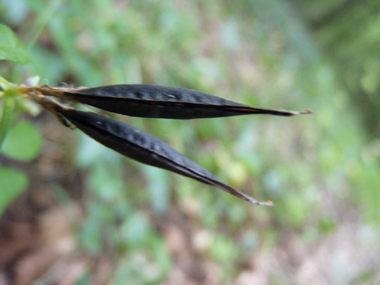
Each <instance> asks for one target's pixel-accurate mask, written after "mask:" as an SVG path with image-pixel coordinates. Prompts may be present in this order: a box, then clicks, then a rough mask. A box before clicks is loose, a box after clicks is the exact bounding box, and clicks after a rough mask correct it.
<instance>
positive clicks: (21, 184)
mask: <svg viewBox="0 0 380 285" xmlns="http://www.w3.org/2000/svg"><path fill="white" fill-rule="evenodd" d="M0 185H1V190H0V215H1V213H2V212H3V211H4V210H5V208H6V207H7V205H8V204H9V203H10V202H12V200H13V199H14V198H16V197H17V196H18V195H19V194H20V193H21V192H22V191H23V190H25V189H26V187H27V185H28V177H27V176H26V174H25V173H24V172H22V171H19V170H16V169H13V168H9V167H2V166H0Z"/></svg>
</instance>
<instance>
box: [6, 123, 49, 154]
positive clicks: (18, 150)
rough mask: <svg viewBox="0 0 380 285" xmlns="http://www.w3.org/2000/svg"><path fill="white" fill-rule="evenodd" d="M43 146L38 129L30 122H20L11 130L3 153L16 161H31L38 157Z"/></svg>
mask: <svg viewBox="0 0 380 285" xmlns="http://www.w3.org/2000/svg"><path fill="white" fill-rule="evenodd" d="M42 145H43V139H42V136H41V134H40V132H39V131H38V129H37V128H36V127H35V126H34V125H33V124H32V123H30V122H28V121H19V122H18V123H17V124H16V125H15V126H14V127H13V128H11V129H10V130H9V132H8V136H7V140H6V141H5V143H4V147H3V153H4V154H6V155H7V156H9V157H11V158H14V159H18V160H22V161H31V160H33V159H34V158H36V157H37V155H38V154H39V152H40V150H41V147H42Z"/></svg>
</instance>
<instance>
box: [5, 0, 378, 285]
mask: <svg viewBox="0 0 380 285" xmlns="http://www.w3.org/2000/svg"><path fill="white" fill-rule="evenodd" d="M346 2H347V3H348V2H357V3H356V4H352V5H349V4H346V5H347V7H346V6H344V4H345V3H346ZM47 3H48V5H47ZM3 5H4V6H3V9H1V10H0V15H1V17H2V18H3V19H4V21H5V22H7V23H8V24H9V25H11V26H12V27H13V28H14V29H16V30H17V31H18V35H19V36H20V37H21V38H22V39H23V40H25V41H26V42H27V44H29V43H33V41H34V40H36V43H35V44H34V45H31V49H30V54H31V59H32V63H31V64H29V65H27V66H26V67H25V66H24V67H19V66H12V67H11V68H10V67H9V65H2V66H0V72H1V74H2V75H3V76H4V77H5V78H7V79H9V80H11V81H13V82H17V81H18V80H19V81H21V79H22V78H26V77H28V76H31V75H35V74H38V75H40V76H41V78H42V81H43V83H48V84H52V85H53V84H57V83H59V82H65V83H68V84H75V85H83V86H89V87H95V86H101V85H105V84H119V83H142V82H143V83H154V84H159V85H169V86H180V87H187V88H192V89H198V90H201V91H205V92H209V93H211V94H215V95H218V96H220V97H224V98H227V99H232V100H234V101H238V102H242V103H247V104H250V105H254V106H258V107H267V108H284V109H305V108H306V107H307V108H310V109H312V110H313V111H314V114H313V115H312V116H303V117H296V118H289V119H287V118H271V117H254V116H252V117H246V118H221V119H212V120H192V121H171V120H155V119H150V120H143V119H138V118H123V117H120V116H119V117H118V119H120V120H125V121H127V122H128V123H131V124H133V125H134V126H136V127H138V128H142V129H144V130H146V131H147V132H149V133H151V134H153V135H155V136H157V137H159V138H161V139H163V140H164V141H166V142H168V143H169V144H170V145H171V146H173V147H174V148H175V149H177V150H178V151H180V152H182V153H184V154H185V155H187V156H188V157H190V158H191V159H193V160H194V161H196V162H197V163H199V164H200V165H202V166H203V167H205V168H206V169H208V170H209V171H210V172H212V173H214V174H215V175H216V176H217V177H218V178H220V179H221V180H222V181H225V182H226V183H229V184H231V185H233V186H236V188H239V189H242V190H243V191H245V192H246V193H249V194H252V195H253V196H254V197H257V198H260V199H270V200H272V201H274V203H275V207H273V208H260V207H252V206H251V205H248V204H247V203H244V202H242V201H240V200H238V199H236V198H235V197H233V196H231V195H228V194H225V193H222V192H221V191H219V190H217V189H213V188H211V187H208V186H205V185H200V184H199V183H197V182H194V181H190V180H189V179H186V178H183V177H178V176H176V175H174V174H169V173H166V172H164V171H162V170H158V169H153V168H150V167H148V166H143V165H139V164H137V163H135V162H131V161H129V160H125V159H123V158H122V157H120V156H119V155H117V154H115V153H114V152H112V151H110V150H108V149H105V148H104V147H103V146H101V145H99V144H97V143H96V142H93V141H91V140H90V139H88V138H87V137H85V136H82V135H79V136H78V142H79V143H78V147H77V151H76V157H75V159H74V160H73V161H74V163H73V165H72V171H73V172H74V171H81V172H83V173H84V172H85V173H86V175H85V174H83V175H84V176H85V182H84V186H83V187H85V188H86V189H89V190H90V191H89V194H88V196H86V201H85V203H86V206H87V214H88V215H87V218H86V222H85V224H84V225H83V227H81V228H80V229H78V238H79V240H80V242H81V245H82V248H83V250H85V251H88V252H90V253H91V254H101V253H102V251H104V249H105V248H107V249H108V250H111V252H112V253H113V256H114V258H115V259H116V260H117V263H116V267H115V268H116V269H115V274H114V281H115V284H124V280H126V279H128V278H130V280H136V284H156V283H159V282H162V281H164V280H166V278H167V277H168V276H169V273H170V271H171V268H174V267H175V260H173V257H172V256H171V255H170V253H169V251H168V249H167V246H168V245H167V244H166V243H165V240H164V237H163V235H162V232H161V231H160V230H159V229H158V228H159V226H162V225H161V224H159V225H157V219H158V220H159V221H160V223H164V221H165V218H166V217H168V216H169V214H170V210H171V209H173V208H175V209H177V210H178V211H180V212H181V213H182V214H183V215H186V216H190V217H191V219H192V221H193V224H194V228H196V229H199V228H202V229H203V228H205V229H207V231H209V233H210V235H211V236H212V238H213V239H212V240H213V242H212V243H211V245H209V250H208V249H206V250H205V251H204V252H202V254H204V256H205V258H207V259H209V260H210V261H211V262H214V263H215V264H218V266H219V267H220V268H221V269H222V273H221V275H222V277H221V278H222V280H224V281H226V282H227V281H231V280H234V278H235V277H236V276H237V275H238V274H239V272H240V271H239V270H240V267H239V266H238V265H239V264H241V263H244V262H245V261H246V260H247V259H249V257H248V252H249V253H251V252H252V253H253V254H256V253H257V254H258V256H263V254H264V253H267V254H268V255H269V256H271V257H273V258H274V259H275V261H274V263H273V264H274V265H273V269H274V270H273V273H268V274H269V275H270V280H272V281H273V282H275V283H276V282H277V283H283V282H285V281H284V280H289V279H290V280H294V279H293V278H294V276H293V275H292V273H289V270H288V269H289V268H287V267H281V264H286V263H287V261H288V260H286V258H285V257H283V258H285V261H284V260H281V257H279V259H278V260H277V259H276V258H277V255H276V252H280V253H281V252H282V251H284V252H286V254H285V256H293V255H292V254H293V252H292V250H293V249H294V250H298V251H297V253H299V252H302V251H304V252H306V253H304V255H303V256H304V258H305V259H308V258H310V262H315V263H312V264H314V265H315V264H318V260H317V259H315V260H314V259H313V258H314V257H313V256H310V255H311V253H310V252H308V251H307V250H306V249H305V248H308V249H309V248H310V251H311V249H312V248H315V247H317V246H318V245H320V244H323V243H324V242H325V241H326V240H328V239H329V238H330V239H331V238H332V236H336V237H339V236H340V235H339V233H340V232H341V231H343V230H345V229H346V228H345V225H346V224H347V223H351V224H352V225H354V227H355V229H357V231H358V232H362V231H364V232H365V231H366V230H368V229H371V230H370V231H371V233H372V235H374V236H376V238H375V240H376V241H378V238H379V236H378V234H376V233H377V232H378V222H379V210H378V209H380V207H379V206H380V195H378V189H380V179H379V177H380V176H379V170H380V169H379V155H380V148H379V132H378V128H379V123H378V120H376V118H377V115H378V109H379V108H378V106H379V104H380V99H379V96H376V95H377V94H378V93H379V89H380V85H379V84H378V83H377V82H378V80H377V79H378V78H379V76H380V74H379V72H380V71H379V68H378V66H379V53H378V52H377V50H378V47H379V44H378V40H379V38H380V37H379V36H378V33H379V31H380V30H379V25H378V21H379V17H378V15H379V11H380V7H379V4H378V3H377V2H376V1H340V0H339V1H338V0H336V1H326V0H318V1H298V0H293V1H285V0H270V1H268V0H252V1H248V0H245V1H244V0H242V1H216V0H211V1H187V2H183V1H173V2H160V1H150V0H144V1H129V2H128V3H127V2H123V1H109V0H96V1H91V2H89V1H74V0H71V1H70V0H68V1H32V0H26V1H21V0H18V1H14V0H5V1H3ZM339 9H343V10H339ZM334 11H336V12H335V14H334V13H332V12H334ZM330 14H331V16H330V17H331V19H330V18H324V17H325V16H326V17H327V16H328V15H330ZM58 124H59V123H58V122H57V125H58ZM15 132H16V134H15V136H17V129H16V131H15ZM32 133H33V131H31V133H30V135H31V136H32ZM21 142H22V141H21ZM33 144H34V143H33ZM35 144H36V145H37V144H40V141H39V139H37V138H36V139H35ZM74 144H75V143H74V142H73V145H74ZM12 147H13V148H15V147H16V145H13V146H9V148H12ZM36 148H37V146H36ZM20 154H21V151H20ZM27 157H28V158H29V159H31V157H32V156H27ZM0 170H1V171H0V177H1V173H2V172H6V171H8V172H11V170H7V169H5V168H4V169H3V168H1V169H0ZM8 172H7V173H8ZM15 175H16V174H15ZM17 175H20V174H17ZM7 177H10V176H8V174H7ZM0 179H1V184H3V183H4V182H3V181H5V180H3V179H4V178H0ZM24 180H25V178H22V179H20V181H24ZM17 187H21V186H17ZM21 188H22V187H21ZM12 195H16V192H15V194H12ZM4 201H10V199H9V198H6V200H4ZM2 203H3V204H4V203H6V202H2ZM0 208H1V206H0ZM153 217H154V218H153ZM353 217H354V218H353ZM372 227H373V228H372ZM369 236H371V235H369ZM369 236H367V235H364V234H363V235H359V234H358V237H357V239H358V240H357V241H356V242H357V243H356V244H355V245H352V247H353V248H350V249H352V250H355V249H359V248H360V249H362V250H363V252H366V250H367V249H368V248H367V247H368V246H369V244H372V243H369V242H368V240H370V237H369ZM288 242H289V243H291V245H289V244H288ZM374 244H376V243H374ZM109 247H110V248H111V249H110V248H109ZM281 250H282V251H281ZM377 250H379V246H378V245H376V246H375V248H373V247H372V248H371V249H370V251H371V252H376V251H377ZM244 251H246V253H247V254H244ZM297 253H295V255H297ZM308 254H309V255H308ZM337 254H338V253H337ZM289 258H290V257H289ZM329 258H331V259H333V258H335V255H334V253H331V254H330V257H329ZM290 259H291V258H290ZM368 260H369V261H368ZM368 260H367V261H368V263H369V264H370V265H368V266H367V265H366V263H363V265H362V267H359V268H356V267H354V265H352V264H349V263H339V265H336V266H335V267H334V266H330V268H329V269H326V270H331V272H350V274H348V275H347V274H343V275H345V276H343V275H342V276H337V275H334V274H333V273H331V272H330V271H329V273H331V274H330V275H329V273H327V275H328V276H330V277H329V278H330V279H327V280H328V281H330V282H333V283H334V282H336V283H342V284H343V283H345V282H346V281H347V282H348V281H353V280H361V279H363V278H364V279H365V280H366V281H368V280H370V281H371V280H374V279H373V278H376V277H373V276H374V275H373V274H372V273H371V272H372V271H371V269H370V268H371V266H373V264H374V263H373V262H372V261H371V260H372V259H368ZM353 261H354V262H353V263H355V264H356V263H358V262H359V260H353ZM331 262H335V259H334V260H333V261H331ZM371 262H372V263H371ZM327 263H328V262H327ZM327 263H326V264H327ZM279 264H280V265H279ZM328 264H330V263H328ZM334 264H335V263H334ZM288 266H289V267H290V266H291V265H288ZM294 266H295V265H294ZM367 267H368V268H367ZM152 268H153V269H152ZM89 274H90V273H89ZM86 278H87V277H86V276H83V280H84V281H83V280H82V281H81V282H82V283H83V282H84V283H83V284H87V283H86V282H87V281H86V280H87V279H86ZM371 278H372V279H371ZM364 279H363V280H364ZM368 282H369V281H368Z"/></svg>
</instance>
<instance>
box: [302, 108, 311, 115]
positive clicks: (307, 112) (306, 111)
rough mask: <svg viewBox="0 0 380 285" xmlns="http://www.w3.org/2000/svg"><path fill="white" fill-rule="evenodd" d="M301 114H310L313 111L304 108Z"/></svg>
mask: <svg viewBox="0 0 380 285" xmlns="http://www.w3.org/2000/svg"><path fill="white" fill-rule="evenodd" d="M301 114H305V115H310V114H313V111H312V110H310V109H306V110H305V111H302V112H301Z"/></svg>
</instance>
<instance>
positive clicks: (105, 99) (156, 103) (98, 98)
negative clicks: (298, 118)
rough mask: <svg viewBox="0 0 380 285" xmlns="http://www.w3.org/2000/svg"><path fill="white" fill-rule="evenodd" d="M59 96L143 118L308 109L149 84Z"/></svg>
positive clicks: (75, 91)
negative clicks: (263, 106) (277, 107)
mask: <svg viewBox="0 0 380 285" xmlns="http://www.w3.org/2000/svg"><path fill="white" fill-rule="evenodd" d="M47 90H48V89H47ZM47 95H49V94H47ZM60 97H63V98H65V99H71V100H74V101H78V102H81V103H85V104H88V105H91V106H94V107H97V108H100V109H103V110H106V111H110V112H114V113H118V114H123V115H128V116H134V117H143V118H165V119H196V118H215V117H227V116H238V115H249V114H269V115H277V116H292V115H297V114H303V113H307V112H294V111H282V110H269V109H261V108H254V107H250V106H247V105H243V104H239V103H235V102H233V101H230V100H226V99H223V98H220V97H217V96H214V95H210V94H207V93H204V92H200V91H196V90H192V89H186V88H176V87H166V86H158V85H148V84H130V85H125V84H124V85H110V86H103V87H95V88H81V89H71V90H64V91H63V92H61V96H60Z"/></svg>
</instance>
